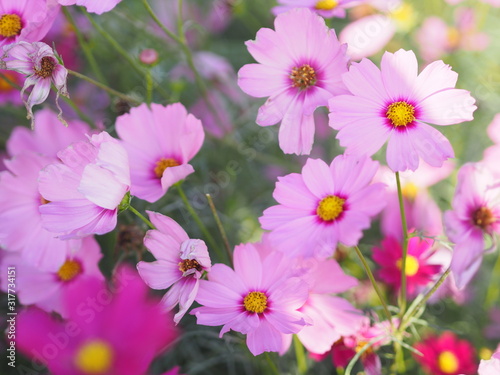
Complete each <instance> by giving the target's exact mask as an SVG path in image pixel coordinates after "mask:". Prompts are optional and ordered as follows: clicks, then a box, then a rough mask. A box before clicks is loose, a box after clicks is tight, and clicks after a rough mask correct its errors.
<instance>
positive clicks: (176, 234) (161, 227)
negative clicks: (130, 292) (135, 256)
mask: <svg viewBox="0 0 500 375" xmlns="http://www.w3.org/2000/svg"><path fill="white" fill-rule="evenodd" d="M148 214H149V219H150V220H151V222H152V223H153V225H154V226H155V227H156V228H157V229H156V230H150V231H148V232H147V233H146V237H144V246H146V247H147V248H148V250H149V251H150V252H151V253H153V255H154V256H155V258H156V259H157V260H156V261H155V262H152V263H148V262H139V263H138V264H137V270H138V271H139V275H141V277H142V279H143V280H144V282H145V283H146V284H147V285H148V286H149V287H150V288H153V289H167V288H170V289H169V290H168V292H167V294H165V296H164V297H163V300H162V303H163V304H164V306H165V308H166V310H167V311H170V310H172V309H173V308H174V307H175V306H176V305H179V312H178V313H177V314H175V316H174V322H175V323H176V324H177V323H179V321H180V320H181V319H182V317H183V316H184V314H185V313H186V312H187V311H188V309H189V308H190V307H191V305H192V304H193V302H194V300H195V297H196V294H197V293H198V288H199V281H200V278H201V276H202V274H203V273H204V272H209V271H210V267H211V265H212V264H211V262H210V256H209V254H208V249H207V246H206V245H205V242H203V241H202V240H192V239H190V238H189V237H188V235H187V234H186V232H185V231H184V230H183V229H182V228H181V226H180V225H179V224H177V223H176V222H175V221H174V220H172V219H171V218H169V217H167V216H163V215H161V214H159V213H156V212H150V211H148Z"/></svg>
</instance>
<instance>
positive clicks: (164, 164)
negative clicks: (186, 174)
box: [154, 158, 180, 178]
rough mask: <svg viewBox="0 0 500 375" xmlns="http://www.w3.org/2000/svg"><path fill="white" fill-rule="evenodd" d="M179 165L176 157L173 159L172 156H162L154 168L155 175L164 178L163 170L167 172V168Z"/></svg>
mask: <svg viewBox="0 0 500 375" xmlns="http://www.w3.org/2000/svg"><path fill="white" fill-rule="evenodd" d="M179 165H180V163H179V162H178V161H177V160H175V159H172V158H161V159H160V160H158V161H157V162H156V166H155V169H154V172H155V175H156V177H158V178H162V176H163V172H165V170H166V169H167V168H170V167H177V166H179Z"/></svg>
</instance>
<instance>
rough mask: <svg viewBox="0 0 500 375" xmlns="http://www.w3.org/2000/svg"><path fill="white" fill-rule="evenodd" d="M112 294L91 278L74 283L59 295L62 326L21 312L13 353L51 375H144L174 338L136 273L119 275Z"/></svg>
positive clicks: (29, 311) (30, 310)
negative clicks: (62, 307)
mask: <svg viewBox="0 0 500 375" xmlns="http://www.w3.org/2000/svg"><path fill="white" fill-rule="evenodd" d="M112 290H114V291H115V293H113V292H111V290H109V289H108V288H107V287H106V285H105V283H103V282H102V281H101V280H98V279H95V278H92V279H88V280H86V281H85V282H81V283H75V284H74V287H73V288H71V289H69V288H68V289H67V290H66V291H65V292H64V294H63V301H64V303H65V305H66V307H67V310H68V320H67V321H66V322H64V321H61V320H60V319H54V318H53V317H51V316H50V315H49V314H47V313H45V312H42V311H40V310H39V309H37V308H28V309H27V310H25V311H22V312H21V313H20V314H19V315H18V317H17V325H16V328H17V332H16V346H17V348H18V349H19V351H20V352H22V353H24V354H25V355H26V356H28V357H29V358H31V359H33V361H35V362H34V363H37V364H39V365H40V364H41V365H45V366H47V368H48V369H49V371H50V373H51V374H53V375H70V374H71V375H90V374H120V375H138V374H145V373H146V371H147V369H148V367H149V365H150V364H151V362H152V361H153V359H154V358H155V357H156V356H157V355H158V354H160V352H161V351H162V350H164V349H165V347H166V346H167V345H168V344H170V343H171V342H172V341H173V340H174V339H175V338H176V336H177V333H176V331H175V329H174V327H173V326H172V325H171V323H169V319H168V317H167V316H165V314H164V313H163V312H162V311H161V308H160V307H159V306H158V303H157V301H156V300H153V299H150V298H149V297H148V296H147V287H146V286H145V285H144V283H143V282H142V280H141V279H140V278H139V276H138V275H137V274H136V273H135V272H133V271H131V270H129V269H126V268H125V269H124V268H122V269H120V272H119V274H118V276H117V278H116V280H115V284H114V287H113V289H112Z"/></svg>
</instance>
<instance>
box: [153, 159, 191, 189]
mask: <svg viewBox="0 0 500 375" xmlns="http://www.w3.org/2000/svg"><path fill="white" fill-rule="evenodd" d="M193 172H194V168H193V166H192V165H191V164H183V165H179V166H176V167H169V168H167V169H165V171H164V172H163V176H162V177H161V187H162V189H163V191H164V192H166V191H167V190H168V189H169V188H170V187H171V186H172V185H173V184H175V183H177V182H179V181H182V180H184V179H185V178H186V177H187V176H189V175H190V174H191V173H193Z"/></svg>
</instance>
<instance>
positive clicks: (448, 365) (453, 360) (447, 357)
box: [438, 351, 459, 374]
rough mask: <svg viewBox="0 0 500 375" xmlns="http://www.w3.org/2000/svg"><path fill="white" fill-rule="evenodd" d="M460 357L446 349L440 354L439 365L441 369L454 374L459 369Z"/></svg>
mask: <svg viewBox="0 0 500 375" xmlns="http://www.w3.org/2000/svg"><path fill="white" fill-rule="evenodd" d="M458 365H459V362H458V358H457V356H456V355H455V354H453V353H452V352H450V351H445V352H442V353H441V354H439V357H438V366H439V369H440V370H441V371H442V372H444V373H446V374H454V373H456V372H457V370H458Z"/></svg>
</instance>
